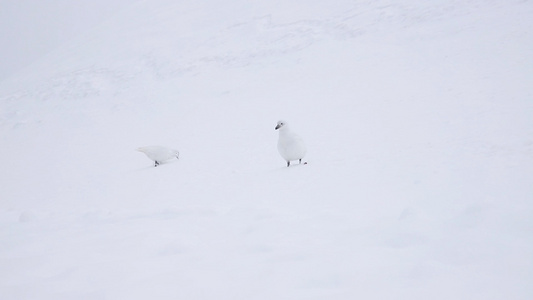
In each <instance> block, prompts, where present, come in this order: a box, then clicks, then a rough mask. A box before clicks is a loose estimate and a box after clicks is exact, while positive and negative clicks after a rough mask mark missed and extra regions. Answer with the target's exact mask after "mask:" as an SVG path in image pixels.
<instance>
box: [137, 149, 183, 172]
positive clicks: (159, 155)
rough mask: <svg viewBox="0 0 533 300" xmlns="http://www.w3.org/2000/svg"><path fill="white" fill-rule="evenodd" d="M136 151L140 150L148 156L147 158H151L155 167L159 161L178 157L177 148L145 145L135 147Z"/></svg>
mask: <svg viewBox="0 0 533 300" xmlns="http://www.w3.org/2000/svg"><path fill="white" fill-rule="evenodd" d="M137 151H140V152H142V153H144V154H146V156H148V158H149V159H151V160H153V161H154V163H155V167H157V166H158V165H159V164H160V163H162V162H165V161H167V160H171V159H174V158H177V159H179V156H180V153H179V152H178V150H174V149H169V148H165V147H161V146H146V147H140V148H137Z"/></svg>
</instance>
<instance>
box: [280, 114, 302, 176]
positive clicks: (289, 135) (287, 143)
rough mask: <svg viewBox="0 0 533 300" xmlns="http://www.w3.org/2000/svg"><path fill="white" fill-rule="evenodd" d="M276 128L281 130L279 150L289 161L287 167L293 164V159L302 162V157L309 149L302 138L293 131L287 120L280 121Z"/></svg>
mask: <svg viewBox="0 0 533 300" xmlns="http://www.w3.org/2000/svg"><path fill="white" fill-rule="evenodd" d="M276 130H279V139H278V151H279V154H281V157H283V159H284V160H285V161H286V162H287V167H288V166H290V165H291V161H292V160H298V161H299V162H300V163H302V158H303V157H304V156H305V153H306V151H307V149H306V147H305V143H304V141H303V140H302V138H301V137H300V136H299V135H297V134H295V133H293V132H292V131H291V130H290V128H289V125H288V124H287V122H285V121H278V124H277V125H276Z"/></svg>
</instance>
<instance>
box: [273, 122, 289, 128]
mask: <svg viewBox="0 0 533 300" xmlns="http://www.w3.org/2000/svg"><path fill="white" fill-rule="evenodd" d="M283 126H287V122H285V121H278V124H277V125H276V128H275V130H278V129H280V128H281V127H283Z"/></svg>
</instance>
